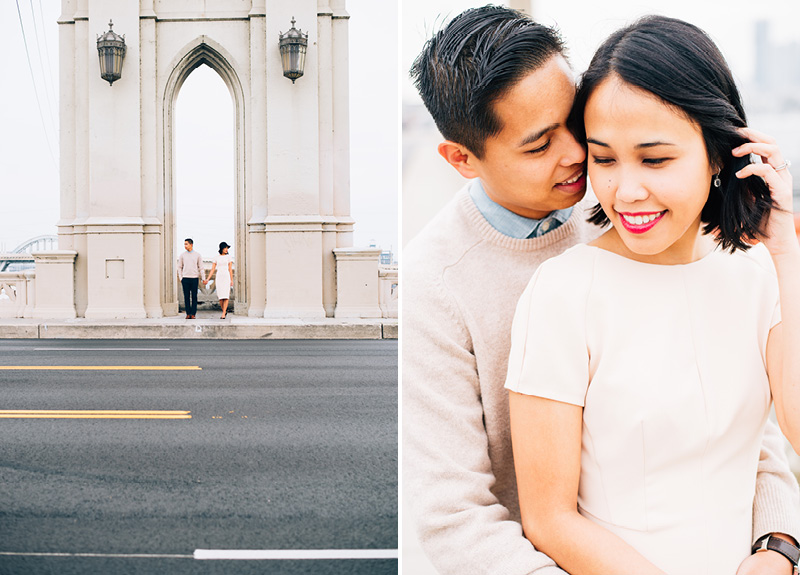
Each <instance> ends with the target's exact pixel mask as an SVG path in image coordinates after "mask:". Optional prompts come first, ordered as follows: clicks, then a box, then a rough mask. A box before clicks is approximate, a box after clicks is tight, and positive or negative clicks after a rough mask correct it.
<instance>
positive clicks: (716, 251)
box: [580, 244, 722, 268]
mask: <svg viewBox="0 0 800 575" xmlns="http://www.w3.org/2000/svg"><path fill="white" fill-rule="evenodd" d="M580 245H582V246H585V247H587V248H589V249H592V250H596V251H598V252H601V253H604V254H608V255H609V256H610V257H612V258H617V259H621V260H625V261H628V262H631V263H633V264H639V265H643V266H651V267H657V268H688V267H689V266H699V265H701V264H702V263H703V262H705V261H708V260H710V259H711V257H712V256H714V255H715V254H719V253H722V252H721V250H720V247H719V245H717V246H715V247H714V249H712V250H710V251H709V252H708V253H707V254H705V255H704V256H703V257H701V258H700V259H696V260H694V261H693V262H688V263H685V264H654V263H649V262H640V261H639V260H634V259H632V258H629V257H627V256H623V255H622V254H618V253H616V252H612V251H611V250H607V249H605V248H601V247H599V246H591V245H589V244H580Z"/></svg>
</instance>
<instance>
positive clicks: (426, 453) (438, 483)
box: [401, 188, 800, 575]
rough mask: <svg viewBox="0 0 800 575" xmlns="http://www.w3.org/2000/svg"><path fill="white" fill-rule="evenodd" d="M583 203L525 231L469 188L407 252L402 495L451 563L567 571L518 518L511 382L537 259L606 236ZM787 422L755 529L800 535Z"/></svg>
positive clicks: (460, 573) (764, 474)
mask: <svg viewBox="0 0 800 575" xmlns="http://www.w3.org/2000/svg"><path fill="white" fill-rule="evenodd" d="M585 208H586V200H584V201H583V202H581V203H580V204H578V205H577V206H576V207H575V209H574V210H573V213H572V215H571V216H570V218H569V220H568V221H567V222H566V223H564V224H562V225H561V226H560V227H558V228H557V229H555V230H553V231H552V232H549V233H547V234H545V235H543V236H541V237H538V238H533V239H523V240H518V239H512V238H509V237H507V236H504V235H502V234H500V233H499V232H497V231H496V230H495V229H494V228H492V227H491V225H489V223H488V222H487V221H486V220H485V218H484V217H483V215H482V214H481V213H480V212H479V211H478V209H477V208H476V207H475V204H474V203H473V202H472V200H471V199H470V197H469V194H468V191H467V189H466V188H465V189H462V190H461V191H460V192H459V193H458V194H457V195H456V197H455V198H454V199H453V200H452V201H451V202H450V203H449V204H448V205H447V206H446V207H445V208H444V209H443V210H442V211H441V212H440V213H439V214H438V215H437V216H436V218H434V220H433V221H432V222H431V223H430V224H428V226H427V227H426V228H425V229H424V230H423V231H422V232H421V233H420V234H419V236H418V237H416V238H415V239H414V241H412V242H411V243H410V244H409V245H408V246H407V248H406V249H405V250H404V251H403V277H402V290H403V303H402V306H403V307H402V331H401V340H402V355H403V359H402V362H403V363H402V366H403V372H402V373H403V382H402V389H403V392H402V393H403V403H402V421H403V443H402V449H403V464H402V468H403V498H404V499H405V500H406V501H409V502H410V503H411V508H412V514H413V517H410V518H407V520H410V521H413V522H414V523H415V525H416V528H417V533H418V536H419V538H420V542H421V544H422V546H423V548H424V549H425V551H426V553H427V554H428V556H429V557H430V559H431V561H432V562H433V563H434V565H436V567H437V569H438V570H439V571H440V572H441V573H442V574H453V575H473V574H474V575H484V574H485V575H490V574H492V575H494V574H504V575H524V574H530V573H534V572H535V573H536V575H555V574H560V575H563V571H561V570H560V569H559V568H558V567H556V566H555V563H554V562H553V561H552V560H551V559H550V558H548V557H547V556H545V555H544V554H542V553H538V552H537V551H535V550H534V548H533V546H532V545H531V544H530V543H529V542H528V540H527V539H525V537H524V536H523V533H522V528H521V526H520V524H519V503H518V501H517V490H516V480H515V475H514V464H513V460H512V455H511V440H510V433H509V421H508V420H509V417H508V395H507V393H508V392H507V391H506V390H505V389H504V388H503V383H504V381H505V376H506V363H507V359H508V353H509V347H510V332H511V321H512V318H513V315H514V310H515V308H516V304H517V300H518V299H519V296H520V294H521V293H522V291H523V290H524V289H525V286H526V285H527V284H528V281H529V280H530V278H531V276H532V275H533V272H534V270H535V269H536V268H537V266H538V265H539V264H540V263H541V262H543V261H544V260H546V259H548V258H550V257H553V256H555V255H558V254H560V253H561V252H563V251H564V250H566V249H567V248H569V247H570V246H572V245H575V244H576V243H579V242H587V241H591V240H592V239H594V237H596V236H597V235H599V229H598V228H597V227H595V226H593V225H591V224H588V223H586V222H585V218H586V215H585ZM777 433H778V432H777V429H776V427H775V426H773V425H770V426H768V428H767V433H766V435H765V440H764V447H763V448H762V454H761V462H760V464H759V476H758V483H757V487H756V489H757V492H756V505H755V514H754V538H755V537H758V536H760V535H761V534H764V533H768V532H782V533H789V534H791V535H793V536H794V537H798V534H800V516H799V515H800V514H798V510H799V509H800V504H799V503H798V501H799V499H800V498H799V497H798V489H797V483H796V481H795V480H794V477H793V476H792V475H791V474H790V473H789V471H788V464H787V463H786V460H785V457H784V456H783V453H782V451H781V450H782V444H781V440H780V437H779V435H777ZM675 552H676V553H680V550H679V549H676V550H675Z"/></svg>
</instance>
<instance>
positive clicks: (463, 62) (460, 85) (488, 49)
mask: <svg viewBox="0 0 800 575" xmlns="http://www.w3.org/2000/svg"><path fill="white" fill-rule="evenodd" d="M563 53H564V44H563V42H562V40H561V38H560V36H559V34H558V32H556V31H555V30H553V29H552V28H548V27H547V26H543V25H541V24H537V23H536V22H534V21H533V20H531V19H530V18H529V17H528V16H526V15H524V14H523V13H521V12H518V11H517V10H512V9H510V8H504V7H500V6H484V7H482V8H472V9H470V10H466V11H465V12H462V13H461V14H459V15H458V16H456V17H455V18H453V20H452V21H450V23H449V24H447V26H445V27H444V29H442V30H440V31H439V32H437V33H436V34H435V35H434V36H433V38H431V39H430V40H428V42H427V43H426V44H425V47H424V48H423V50H422V52H421V53H420V55H419V56H417V59H416V61H415V62H414V65H413V66H412V68H411V77H412V79H413V80H414V84H415V85H416V87H417V90H419V93H420V95H421V96H422V101H423V102H424V103H425V107H426V108H428V111H429V112H430V114H431V116H433V120H434V121H435V122H436V126H437V127H438V128H439V131H440V132H441V133H442V136H444V137H445V138H446V139H448V140H451V141H453V142H457V143H459V144H461V145H463V146H465V147H466V148H467V149H468V150H470V151H471V152H472V153H473V154H475V155H476V156H477V157H478V158H480V157H481V156H482V155H483V152H484V143H485V141H486V139H487V138H490V137H492V136H494V135H496V134H498V133H499V132H500V131H501V130H502V129H503V126H502V125H501V123H500V121H499V119H498V118H497V116H496V115H495V113H494V110H493V104H494V102H496V101H497V100H498V99H499V98H502V97H503V96H504V95H505V94H507V93H508V91H509V90H511V89H512V88H513V87H514V85H516V83H517V82H518V81H520V80H521V79H522V78H523V77H525V76H526V75H527V74H529V73H530V72H532V71H534V70H536V69H538V68H540V67H541V66H543V65H544V64H545V63H546V62H547V61H548V60H549V59H550V58H551V57H552V56H554V55H556V54H563Z"/></svg>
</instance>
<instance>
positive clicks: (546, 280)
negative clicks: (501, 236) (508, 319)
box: [526, 244, 597, 301]
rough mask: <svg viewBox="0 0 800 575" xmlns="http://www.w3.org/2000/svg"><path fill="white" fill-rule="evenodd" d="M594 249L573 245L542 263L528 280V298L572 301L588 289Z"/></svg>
mask: <svg viewBox="0 0 800 575" xmlns="http://www.w3.org/2000/svg"><path fill="white" fill-rule="evenodd" d="M596 258H597V248H594V247H592V246H589V245H587V244H577V245H574V246H572V247H571V248H569V249H567V250H566V251H564V252H563V253H561V254H559V255H557V256H555V257H552V258H550V259H548V260H546V261H545V262H543V263H542V264H541V265H540V266H539V267H538V269H537V270H536V272H535V273H534V274H533V277H532V278H531V280H530V282H529V284H528V288H527V289H526V293H527V296H528V297H536V298H545V299H552V300H553V301H563V300H565V299H566V300H567V301H574V300H575V298H582V297H585V296H586V295H587V294H588V293H589V291H590V290H591V288H592V279H593V276H594V266H595V260H596Z"/></svg>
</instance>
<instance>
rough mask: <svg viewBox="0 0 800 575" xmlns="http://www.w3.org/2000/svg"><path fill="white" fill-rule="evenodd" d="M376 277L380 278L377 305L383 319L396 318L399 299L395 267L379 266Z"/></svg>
mask: <svg viewBox="0 0 800 575" xmlns="http://www.w3.org/2000/svg"><path fill="white" fill-rule="evenodd" d="M378 277H379V278H380V303H379V305H380V308H381V313H382V314H383V317H386V318H396V317H397V315H398V302H399V299H400V298H399V296H400V287H399V282H398V272H397V266H381V267H380V268H378Z"/></svg>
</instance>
